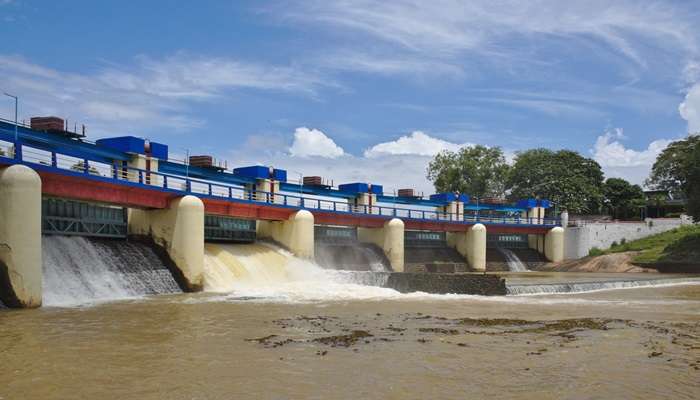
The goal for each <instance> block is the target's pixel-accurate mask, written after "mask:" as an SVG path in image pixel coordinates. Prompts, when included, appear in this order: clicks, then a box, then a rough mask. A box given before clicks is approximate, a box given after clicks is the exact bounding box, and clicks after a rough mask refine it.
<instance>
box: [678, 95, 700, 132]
mask: <svg viewBox="0 0 700 400" xmlns="http://www.w3.org/2000/svg"><path fill="white" fill-rule="evenodd" d="M678 111H679V112H680V114H681V117H683V119H684V120H686V121H688V133H691V134H695V133H700V83H696V84H695V85H693V86H692V87H691V88H690V90H689V91H688V94H686V96H685V100H684V101H683V102H682V103H681V104H680V105H679V106H678Z"/></svg>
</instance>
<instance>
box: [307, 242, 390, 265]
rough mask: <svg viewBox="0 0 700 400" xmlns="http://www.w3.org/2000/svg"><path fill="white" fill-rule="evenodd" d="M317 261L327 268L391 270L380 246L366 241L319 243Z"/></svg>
mask: <svg viewBox="0 0 700 400" xmlns="http://www.w3.org/2000/svg"><path fill="white" fill-rule="evenodd" d="M316 261H317V262H318V264H319V265H320V266H322V267H323V268H325V269H335V270H344V271H373V272H390V271H391V268H390V267H389V266H388V265H387V263H388V261H387V260H386V257H385V256H384V253H383V252H382V250H381V249H380V248H378V247H377V246H375V245H370V244H366V243H354V244H317V245H316Z"/></svg>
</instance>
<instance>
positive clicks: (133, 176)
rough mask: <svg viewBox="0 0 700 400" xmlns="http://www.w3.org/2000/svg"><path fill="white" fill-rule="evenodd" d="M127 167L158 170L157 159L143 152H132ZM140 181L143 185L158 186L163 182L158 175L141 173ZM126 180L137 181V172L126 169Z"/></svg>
mask: <svg viewBox="0 0 700 400" xmlns="http://www.w3.org/2000/svg"><path fill="white" fill-rule="evenodd" d="M127 165H128V166H129V168H137V169H140V170H143V171H153V172H158V159H157V158H155V157H150V156H145V155H143V154H133V155H132V156H131V160H129V162H128V163H127ZM141 179H142V183H143V184H145V185H155V186H160V185H162V184H163V182H162V180H161V177H160V176H159V175H154V174H149V173H147V172H143V173H141ZM128 180H129V181H131V182H138V181H139V173H138V172H137V171H132V170H129V171H128Z"/></svg>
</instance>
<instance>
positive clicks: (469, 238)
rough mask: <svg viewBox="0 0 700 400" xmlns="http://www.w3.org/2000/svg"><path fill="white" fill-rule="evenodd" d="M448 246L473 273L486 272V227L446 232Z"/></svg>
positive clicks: (476, 226)
mask: <svg viewBox="0 0 700 400" xmlns="http://www.w3.org/2000/svg"><path fill="white" fill-rule="evenodd" d="M447 244H448V246H452V247H454V248H455V249H456V250H457V251H458V252H459V253H460V254H461V255H462V256H463V257H464V258H466V259H467V263H468V264H469V267H470V268H471V269H473V270H475V271H485V270H486V227H485V226H484V225H483V224H476V225H473V226H471V227H470V228H469V229H468V230H467V231H466V232H448V235H447Z"/></svg>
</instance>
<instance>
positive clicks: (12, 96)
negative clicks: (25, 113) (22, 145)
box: [4, 92, 20, 158]
mask: <svg viewBox="0 0 700 400" xmlns="http://www.w3.org/2000/svg"><path fill="white" fill-rule="evenodd" d="M4 94H5V96H7V97H11V98H13V99H15V154H14V156H15V158H17V156H18V155H20V153H19V152H18V151H17V147H18V146H19V140H18V139H19V134H18V133H17V113H18V109H19V99H18V98H17V96H14V95H11V94H9V93H7V92H5V93H4Z"/></svg>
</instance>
